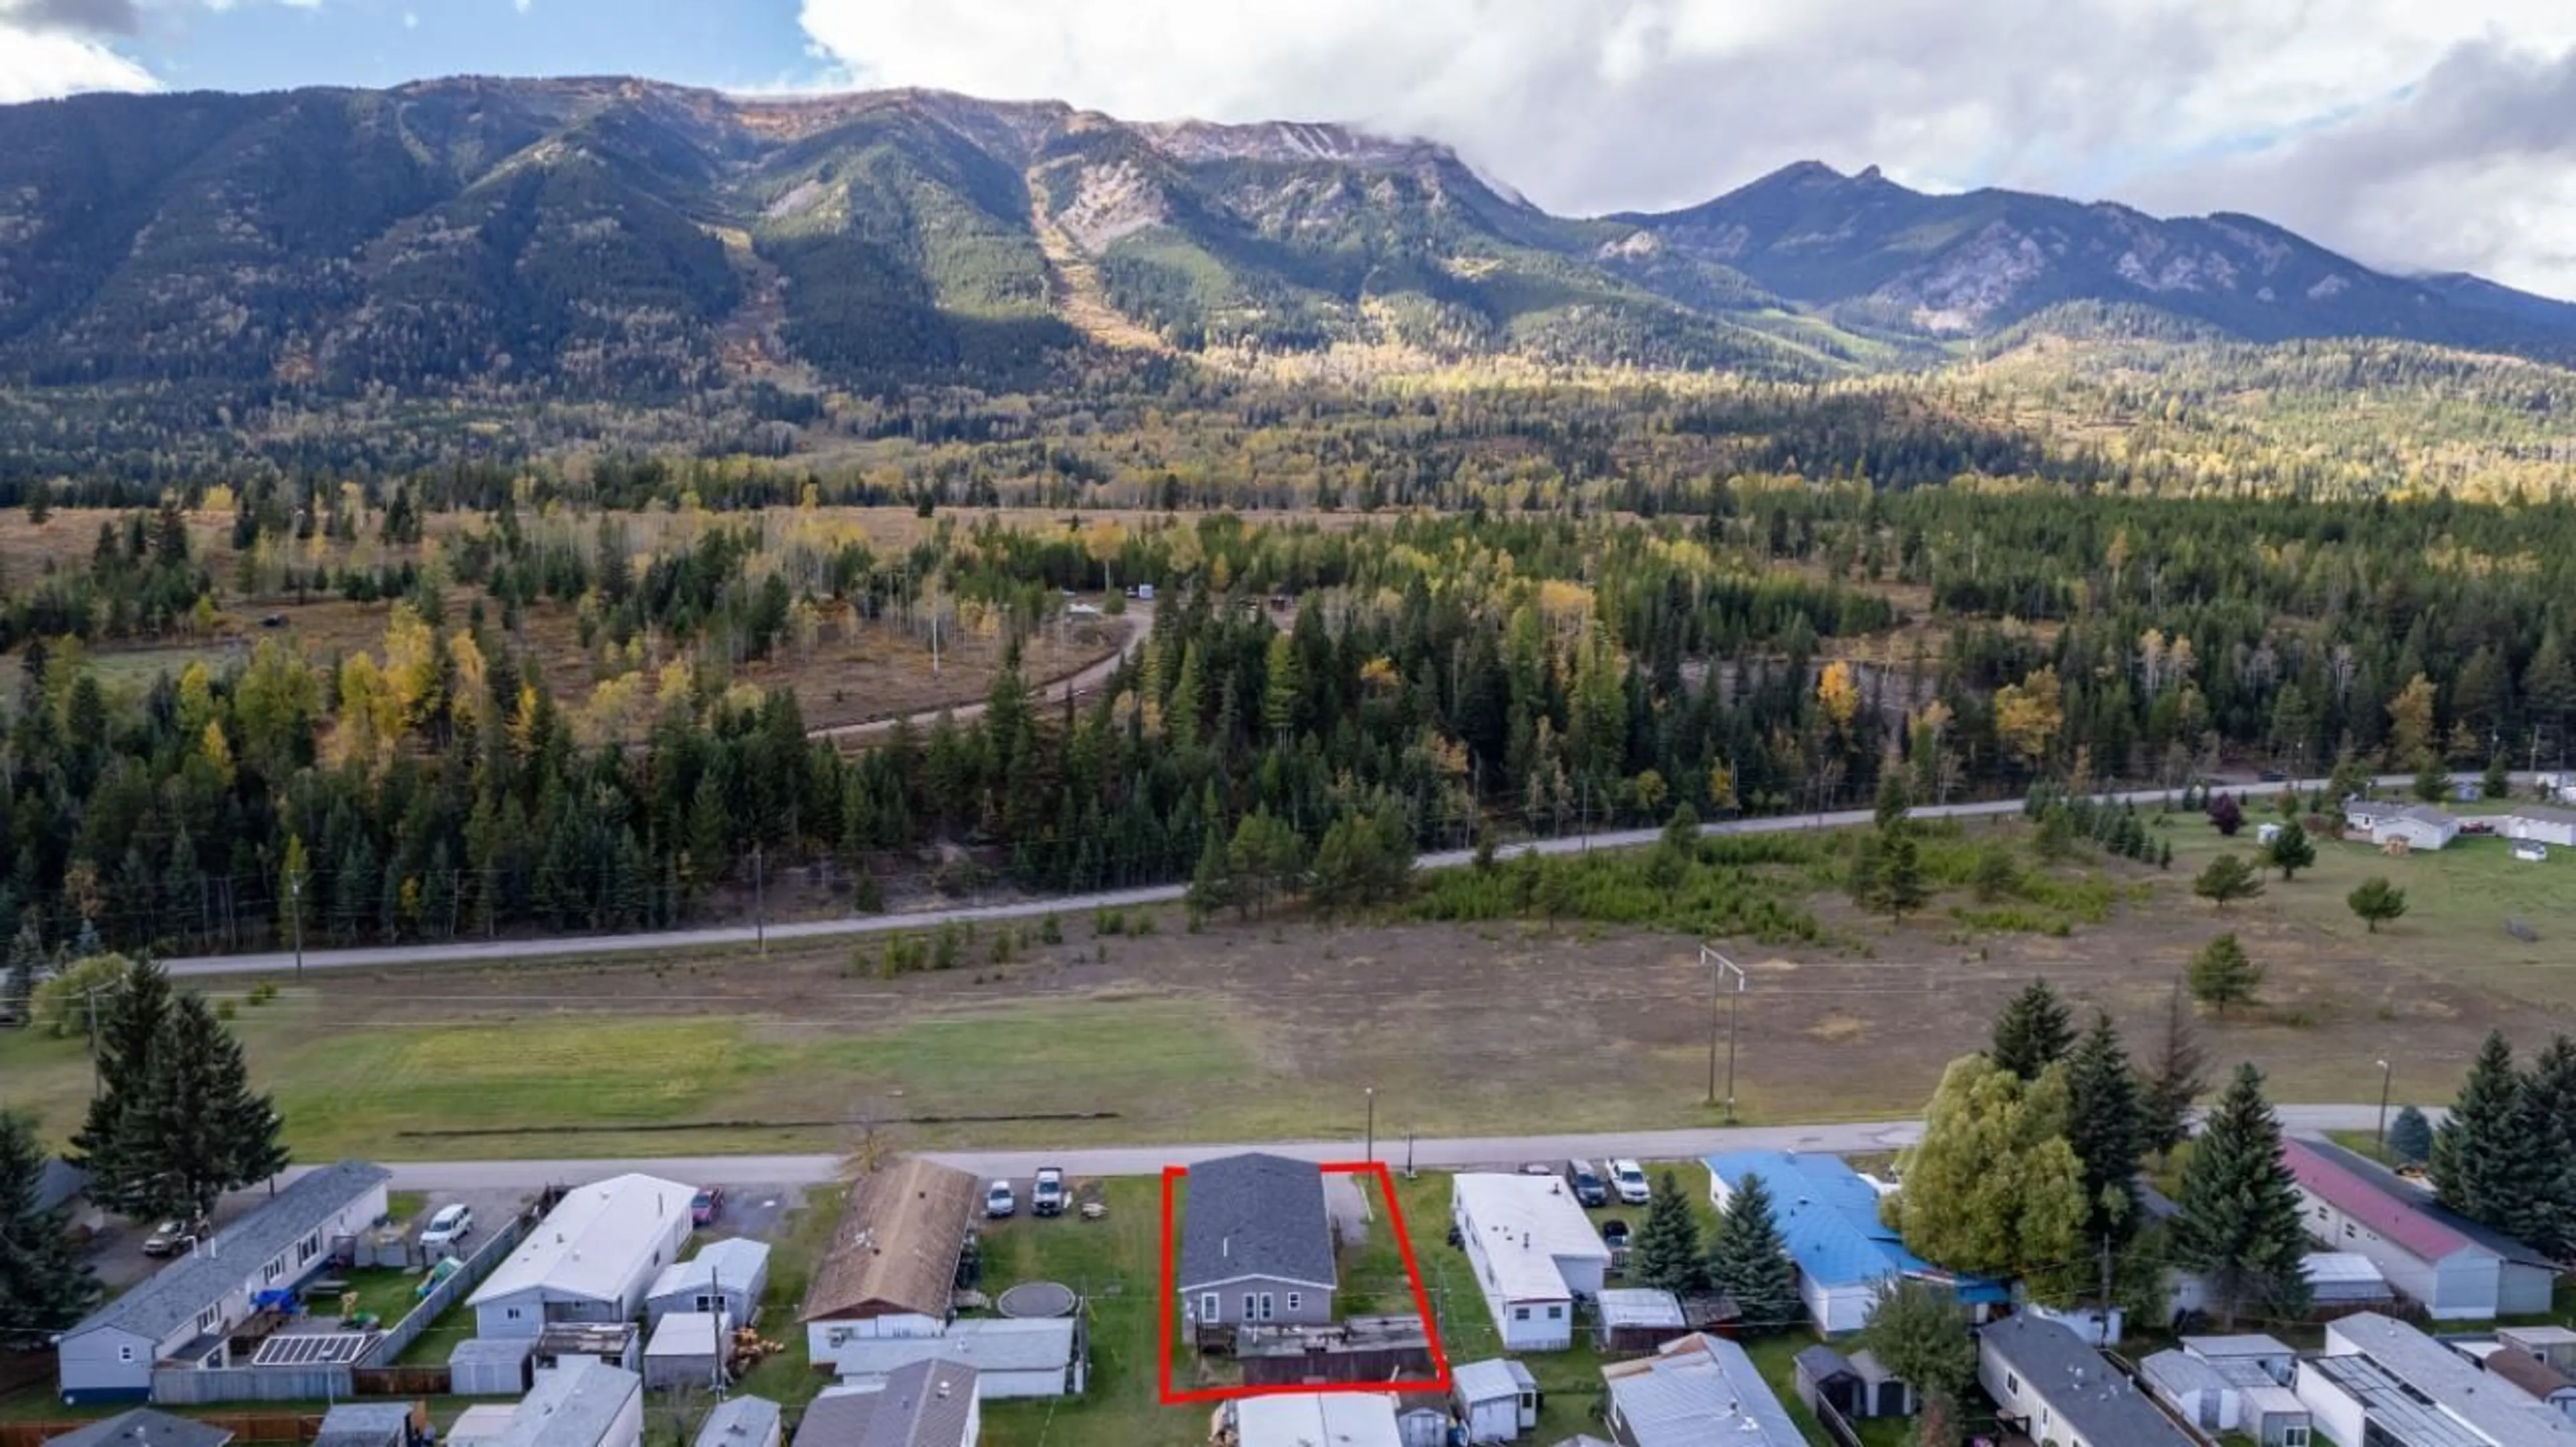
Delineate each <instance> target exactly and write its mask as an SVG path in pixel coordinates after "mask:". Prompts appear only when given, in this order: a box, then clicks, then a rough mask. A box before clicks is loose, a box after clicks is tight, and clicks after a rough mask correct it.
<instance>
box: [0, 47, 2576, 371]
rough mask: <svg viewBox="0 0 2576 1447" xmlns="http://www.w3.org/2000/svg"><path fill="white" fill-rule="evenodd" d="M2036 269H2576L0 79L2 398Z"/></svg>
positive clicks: (1518, 341) (1030, 355)
mask: <svg viewBox="0 0 2576 1447" xmlns="http://www.w3.org/2000/svg"><path fill="white" fill-rule="evenodd" d="M2070 304H2073V305H2078V306H2084V305H2089V306H2090V307H2091V308H2092V310H2093V311H2094V312H2096V313H2098V312H2099V311H2100V309H2101V305H2102V304H2110V305H2113V306H2116V307H2120V308H2124V309H2130V308H2134V309H2144V310H2146V311H2149V312H2153V313H2162V314H2165V315H2167V316H2169V317H2171V318H2176V319H2179V321H2180V322H2181V323H2182V324H2185V325H2187V326H2189V327H2192V328H2197V329H2206V330H2209V331H2212V332H2215V333H2217V334H2221V335H2225V336H2229V337H2234V338H2239V339H2248V340H2258V341H2268V340H2278V339H2285V338H2297V337H2315V336H2369V337H2393V338H2404V339H2411V340H2417V341H2424V342H2432V343H2441V344H2449V345H2457V346H2463V347H2471V348H2480V349H2486V350H2495V351H2506V352H2514V353H2519V354H2522V355H2526V356H2534V357H2540V358H2544V359H2549V360H2565V359H2567V358H2568V357H2570V356H2571V355H2576V306H2569V305H2568V304H2566V303H2563V302H2556V301H2551V300H2548V299H2546V298H2541V297H2536V296H2531V295H2527V294H2524V293H2520V292H2515V291H2512V290H2510V289H2508V288H2505V287H2501V286H2498V285H2495V284H2494V283H2491V282H2487V281H2483V280H2480V279H2478V278H2474V277H2467V276H2445V277H2433V278H2423V279H2408V278H2403V277H2398V276H2392V275H2387V274H2384V273H2381V272H2377V271H2374V270H2371V269H2370V268H2367V267H2364V266H2361V265H2359V264H2357V263H2355V262H2353V261H2351V260H2350V259H2348V258H2345V257H2342V256H2339V255H2336V254H2335V253H2333V252H2331V251H2328V250H2326V249H2324V248H2322V247H2319V246H2317V245H2315V244H2313V243H2310V242H2308V241H2306V240H2303V239H2302V238H2300V237H2298V236H2296V235H2293V234H2291V233H2290V232H2288V231H2285V230H2283V229H2281V228H2279V227H2277V226H2273V225H2271V224H2269V223H2266V222H2263V221H2260V220H2257V219H2255V218H2252V217H2248V216H2238V215H2215V216H2208V217H2200V218H2190V219H2175V220H2165V219H2159V218H2156V217H2152V216H2148V215H2146V214H2143V213H2141V212H2138V211H2135V210H2131V209H2129V208H2126V207H2122V206H2117V205H2110V204H2085V203H2079V202H2074V201H2068V200H2062V199H2058V198H2054V197H2048V196H2038V195H2027V194H2021V193H2015V192H2008V191H1998V190H1982V191H1974V192H1969V193H1966V194H1962V195H1930V194H1925V193H1922V192H1918V191H1913V190H1909V189H1907V188H1906V187H1903V186H1900V185H1897V184H1896V183H1894V182H1891V181H1889V180H1887V179H1886V178H1885V177H1884V176H1882V175H1880V174H1879V173H1878V172H1877V171H1876V170H1875V169H1871V170H1865V171H1862V172H1860V173H1858V174H1857V175H1846V174H1842V173H1840V172H1837V171H1834V170H1832V169H1830V168H1827V167H1825V166H1822V165H1819V164H1815V163H1812V162H1808V163H1801V164H1798V165H1793V166H1789V167H1787V168H1785V169H1783V170H1780V171H1777V172H1775V173H1773V174H1771V175H1769V176H1766V177H1764V178H1763V179H1761V180H1758V181H1756V182H1754V183H1752V184H1750V185H1747V186H1745V187H1742V188H1741V189H1738V190H1735V191H1732V192H1729V193H1728V194H1726V195H1724V196H1720V197H1718V198H1716V199H1714V200H1711V201H1709V202H1707V203H1705V204H1703V205H1699V206H1695V207H1691V208H1689V209H1687V210H1681V211H1673V212H1666V213H1659V214H1628V215H1618V216H1609V217H1599V218H1569V217H1560V216H1554V215H1550V214H1548V213H1547V212H1545V211H1543V210H1541V209H1539V208H1537V207H1535V206H1533V205H1531V204H1530V203H1528V202H1527V201H1525V200H1523V199H1521V198H1520V197H1518V196H1517V195H1515V194H1513V193H1512V192H1511V191H1510V189H1509V188H1508V187H1506V186H1502V185H1499V184H1497V183H1494V182H1491V181H1489V180H1487V179H1485V178H1484V177H1482V176H1480V175H1479V174H1478V173H1477V172H1476V171H1475V170H1474V169H1473V168H1471V167H1469V166H1468V165H1466V164H1465V163H1463V162H1462V161H1461V160H1460V159H1459V158H1458V157H1457V156H1456V155H1455V154H1454V153H1452V152H1451V151H1449V150H1447V149H1445V148H1443V147H1440V146H1437V145H1432V144H1428V143H1423V142H1416V141H1407V140H1401V139H1393V138H1387V137H1381V136H1376V135H1371V134H1368V133H1366V132H1363V131H1360V130H1357V129H1353V128H1349V127H1343V126H1332V125H1309V124H1296V123H1272V124H1263V125H1247V126H1219V125H1207V124H1199V123H1193V122H1175V123H1153V124H1145V123H1131V122H1124V121H1119V120H1115V119H1112V118H1110V117H1106V116H1103V115H1099V114H1097V113H1094V112H1089V111H1084V110H1079V109H1076V108H1074V107H1071V106H1067V105H1062V104H1055V103H1046V102H1037V103H1002V102H989V101H979V100H973V99H968V98H965V97H962V96H956V95H950V94H944V93H933V92H919V91H889V92H872V93H862V94H853V95H843V96H831V97H814V98H790V99H755V98H744V97H734V96H727V95H721V94H717V93H713V92H708V91H701V90H691V89H685V88H680V87H675V86H668V85H662V84H657V83H653V82H648V81H639V80H627V79H568V80H497V79H483V78H458V79H450V80H440V81H432V82H424V83H421V84H416V85H409V86H404V87H401V88H398V89H393V90H382V91H369V90H347V89H310V90H298V91H289V92H280V93H273V94H261V95H230V94H214V93H198V94H178V95H154V96H121V95H113V96H112V95H98V96H83V97H77V98H74V99H69V100H62V101H51V102H43V103H38V104H32V105H21V106H14V107H5V108H0V384H5V386H6V387H7V388H10V389H15V390H18V391H19V392H20V393H21V394H22V395H21V398H20V401H19V402H18V403H17V404H14V405H21V406H23V405H26V404H25V397H26V396H29V395H33V396H38V397H41V396H44V395H47V394H48V392H49V390H59V391H62V392H64V393H66V394H69V393H75V392H82V391H87V392H91V393H97V392H100V391H103V390H104V391H117V390H126V391H132V390H135V389H141V390H142V391H145V392H152V393H155V394H159V393H163V392H175V393H176V394H178V395H184V396H187V397H189V398H192V399H196V401H199V402H204V403H207V404H217V405H224V406H230V405H235V404H236V402H240V403H248V404H251V405H264V406H273V405H275V404H276V403H277V402H278V401H280V400H281V399H293V398H299V397H312V398H368V397H385V396H413V395H440V394H443V393H458V394H466V393H471V394H475V395H481V396H486V397H499V398H504V399H534V400H552V401H565V400H570V401H587V400H597V401H634V400H639V399H642V400H653V399H660V400H669V399H674V398H685V397H687V396H688V395H690V394H692V393H693V392H696V391H699V390H702V389H707V388H712V387H719V386H731V385H737V384H740V383H742V382H744V381H746V380H762V381H768V382H771V383H774V384H776V385H779V386H782V387H787V388H790V389H795V388H806V389H811V388H818V387H825V386H830V387H847V388H858V389H869V388H890V387H895V386H901V385H910V384H915V383H921V382H943V381H958V382H968V383H973V384H976V385H984V386H996V387H1013V386H1025V385H1036V384H1040V383H1042V382H1043V381H1044V380H1045V379H1046V378H1047V377H1048V376H1049V375H1050V373H1051V371H1052V370H1053V369H1058V368H1061V367H1062V366H1064V365H1065V364H1066V363H1067V362H1068V361H1070V360H1074V359H1079V358H1080V357H1082V356H1084V355H1086V354H1089V353H1092V352H1095V351H1097V350H1099V349H1119V350H1130V351H1144V352H1165V353H1184V354H1186V353H1223V354H1229V355H1230V354H1235V353H1239V352H1267V353H1275V352H1279V351H1289V350H1311V349H1316V348H1322V347H1326V346H1330V345H1335V344H1342V343H1354V344H1364V345H1369V346H1374V347H1381V348H1386V349H1390V350H1391V351H1392V352H1393V353H1394V354H1396V355H1398V356H1405V357H1417V358H1423V359H1431V360H1440V359H1453V358H1462V357H1477V356H1490V355H1510V356H1516V357H1523V358H1527V359H1531V360H1534V361H1539V362H1545V363H1581V364H1603V365H1627V366H1637V367H1647V368H1684V369H1725V370H1734V371H1741V372H1745V373H1749V374H1754V375H1762V376H1773V377H1787V378H1820V377H1827V376H1832V375H1837V374H1843V373H1849V372H1854V371H1859V370H1865V369H1869V368H1874V367H1883V366H1900V365H1918V364H1922V363H1926V362H1931V361H1938V360H1941V359H1943V358H1945V357H1947V356H1950V355H1952V354H1954V353H1955V352H1956V351H1957V350H1958V348H1959V347H1960V345H1961V344H1962V343H1963V342H1967V341H1970V340H1973V339H1977V338H1983V337H1990V336H1995V335H1997V334H2001V333H2005V332H2008V331H2010V330H2011V329H2014V328H2017V327H2027V326H2031V325H2034V324H2038V325H2045V324H2046V322H2047V319H2048V318H2049V317H2050V316H2051V315H2053V314H2055V312H2056V311H2057V310H2058V309H2062V308H2067V307H2069V306H2070ZM9 405H13V404H10V403H8V402H7V401H6V400H5V399H0V410H5V409H6V407H7V406H9ZM192 405H194V404H193V403H192Z"/></svg>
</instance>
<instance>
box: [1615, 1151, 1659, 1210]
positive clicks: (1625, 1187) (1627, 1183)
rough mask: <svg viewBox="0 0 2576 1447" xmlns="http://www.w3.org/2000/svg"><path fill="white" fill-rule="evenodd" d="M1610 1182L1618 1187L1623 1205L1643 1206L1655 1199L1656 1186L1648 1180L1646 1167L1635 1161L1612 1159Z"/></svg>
mask: <svg viewBox="0 0 2576 1447" xmlns="http://www.w3.org/2000/svg"><path fill="white" fill-rule="evenodd" d="M1610 1183H1611V1184H1612V1185H1613V1186H1616V1187H1618V1190H1619V1201H1620V1203H1621V1204H1622V1205H1628V1206H1642V1205H1644V1204H1646V1203H1647V1202H1648V1201H1650V1200H1653V1199H1654V1195H1655V1188H1654V1186H1653V1185H1652V1184H1650V1183H1649V1182H1648V1181H1647V1180H1646V1168H1645V1167H1644V1166H1641V1165H1639V1164H1637V1163H1636V1162H1635V1161H1631V1160H1625V1159H1622V1160H1616V1161H1612V1162H1611V1163H1610Z"/></svg>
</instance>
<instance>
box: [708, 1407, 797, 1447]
mask: <svg viewBox="0 0 2576 1447" xmlns="http://www.w3.org/2000/svg"><path fill="white" fill-rule="evenodd" d="M784 1432H785V1428H784V1425H783V1423H782V1422H781V1419H780V1417H779V1414H778V1404H777V1403H776V1402H773V1401H771V1400H769V1399H768V1398H767V1397H730V1398H727V1399H726V1400H724V1401H722V1402H719V1403H717V1404H716V1409H715V1410H714V1411H712V1412H709V1413H708V1414H707V1420H706V1422H705V1423H704V1425H702V1426H700V1427H699V1428H698V1438H697V1444H696V1447H778V1444H779V1439H780V1438H781V1437H782V1436H783V1435H784Z"/></svg>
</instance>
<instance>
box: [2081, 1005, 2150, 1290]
mask: <svg viewBox="0 0 2576 1447" xmlns="http://www.w3.org/2000/svg"><path fill="white" fill-rule="evenodd" d="M2066 1143H2067V1144H2068V1145H2070V1146H2073V1147H2074V1148H2075V1159H2076V1160H2078V1161H2079V1162H2081V1163H2082V1164H2083V1167H2084V1199H2085V1202H2086V1203H2087V1204H2088V1205H2089V1206H2090V1207H2091V1210H2092V1215H2091V1217H2090V1218H2089V1219H2088V1220H2087V1222H2086V1223H2085V1234H2086V1236H2087V1237H2089V1238H2090V1239H2091V1240H2093V1241H2095V1242H2105V1243H2109V1244H2111V1245H2119V1244H2122V1243H2125V1242H2126V1241H2128V1239H2129V1238H2130V1237H2131V1236H2133V1235H2135V1234H2136V1233H2137V1223H2138V1166H2139V1164H2140V1163H2141V1162H2142V1161H2143V1160H2144V1158H2145V1156H2146V1153H2147V1115H2146V1101H2145V1092H2144V1091H2143V1089H2142V1088H2141V1087H2140V1085H2139V1082H2138V1076H2137V1072H2136V1071H2134V1070H2132V1069H2131V1068H2130V1066H2129V1052H2128V1051H2127V1050H2126V1049H2124V1048H2123V1047H2122V1046H2121V1044H2120V1031H2119V1028H2118V1027H2117V1026H2115V1025H2113V1024H2112V1023H2111V1016H2110V1014H2109V1012H2108V1011H2103V1012H2099V1013H2097V1014H2095V1015H2094V1017H2093V1028H2092V1029H2091V1030H2089V1031H2087V1032H2085V1035H2084V1039H2083V1041H2082V1042H2081V1043H2080V1044H2078V1045H2077V1046H2076V1047H2075V1053H2074V1054H2072V1055H2070V1056H2068V1057H2067V1061H2066Z"/></svg>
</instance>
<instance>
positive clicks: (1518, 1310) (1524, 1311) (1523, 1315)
mask: <svg viewBox="0 0 2576 1447" xmlns="http://www.w3.org/2000/svg"><path fill="white" fill-rule="evenodd" d="M1512 1320H1514V1321H1527V1320H1529V1308H1528V1307H1526V1306H1515V1307H1513V1308H1512Z"/></svg>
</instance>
